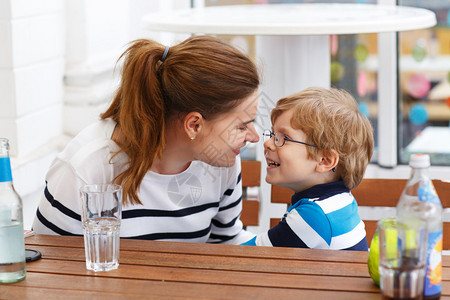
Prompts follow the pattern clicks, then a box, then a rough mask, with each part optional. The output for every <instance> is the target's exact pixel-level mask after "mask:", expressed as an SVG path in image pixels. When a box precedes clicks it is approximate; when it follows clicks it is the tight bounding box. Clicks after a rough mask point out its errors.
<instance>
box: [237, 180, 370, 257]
mask: <svg viewBox="0 0 450 300" xmlns="http://www.w3.org/2000/svg"><path fill="white" fill-rule="evenodd" d="M291 203H292V204H291V206H290V207H289V209H288V211H287V212H286V213H285V215H284V216H283V219H282V220H281V221H280V223H278V224H277V225H276V226H274V227H273V228H271V229H270V230H269V231H268V232H265V233H262V234H259V235H258V236H256V237H254V238H253V239H251V240H249V241H248V242H246V243H244V245H257V246H278V247H298V248H314V249H334V250H338V249H343V250H362V251H367V249H368V247H367V239H366V231H365V228H364V223H363V221H362V220H361V219H360V217H359V215H358V205H357V203H356V200H355V198H354V197H353V196H352V194H351V193H350V191H349V189H347V188H346V187H345V185H344V183H343V182H342V181H339V182H331V183H327V184H320V185H316V186H314V187H312V188H310V189H307V190H305V191H302V192H299V193H296V194H294V195H293V196H292V201H291Z"/></svg>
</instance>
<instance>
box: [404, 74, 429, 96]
mask: <svg viewBox="0 0 450 300" xmlns="http://www.w3.org/2000/svg"><path fill="white" fill-rule="evenodd" d="M430 87H431V83H430V81H429V80H428V79H427V78H426V77H425V75H423V74H420V73H415V74H413V75H411V76H409V77H408V79H407V80H406V85H405V88H406V91H407V92H408V94H410V95H411V96H413V97H414V98H417V99H419V98H422V97H425V96H426V95H427V94H428V92H429V91H430Z"/></svg>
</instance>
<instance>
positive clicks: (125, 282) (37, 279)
mask: <svg viewBox="0 0 450 300" xmlns="http://www.w3.org/2000/svg"><path fill="white" fill-rule="evenodd" d="M14 285H15V286H19V287H25V288H26V289H27V291H30V290H32V291H33V290H34V289H39V288H41V287H43V286H45V287H46V290H50V291H54V290H58V292H59V296H60V297H61V293H62V292H63V293H64V294H65V293H66V291H61V287H70V291H73V290H76V291H83V292H85V293H87V294H86V295H90V296H91V295H93V296H95V295H98V294H102V292H105V291H107V292H109V293H112V294H113V295H117V294H120V295H121V297H123V298H122V299H124V298H126V299H128V298H131V299H132V298H136V297H137V298H139V297H141V298H144V297H146V298H148V297H151V296H153V297H156V296H157V298H161V296H164V297H181V298H195V299H202V298H208V299H276V298H280V297H282V298H285V299H296V298H297V299H298V297H302V298H303V297H305V298H306V297H319V298H320V297H324V296H325V297H327V298H330V299H379V297H380V296H379V294H378V293H354V292H352V293H350V292H335V291H333V292H327V291H323V292H322V291H315V290H305V289H300V288H295V289H289V288H269V287H246V286H234V285H211V284H202V283H185V282H171V281H144V280H131V279H115V278H106V277H94V278H92V277H80V276H71V275H55V274H42V273H41V274H39V273H30V274H28V275H27V279H26V280H25V281H22V282H19V283H16V284H14ZM9 286H11V285H9ZM9 286H7V287H9ZM7 292H8V293H10V294H12V293H16V295H17V294H18V293H19V290H18V289H10V290H7ZM33 292H35V291H33ZM2 293H3V289H2V292H1V293H0V298H2V299H3V297H2ZM50 294H51V293H50ZM124 294H125V295H126V297H125V295H124ZM21 295H23V293H22V294H21ZM75 295H76V293H75ZM80 296H81V294H78V297H80ZM108 296H109V295H108ZM129 296H130V297H129ZM131 296H134V297H131ZM10 298H12V299H19V298H18V297H16V298H13V297H8V299H10ZM116 298H117V297H116ZM119 298H120V297H119ZM35 299H39V298H35ZM44 299H46V300H47V299H48V298H47V297H46V298H44ZM69 299H71V298H69ZM85 299H88V298H85ZM89 299H90V298H89ZM113 299H114V298H113Z"/></svg>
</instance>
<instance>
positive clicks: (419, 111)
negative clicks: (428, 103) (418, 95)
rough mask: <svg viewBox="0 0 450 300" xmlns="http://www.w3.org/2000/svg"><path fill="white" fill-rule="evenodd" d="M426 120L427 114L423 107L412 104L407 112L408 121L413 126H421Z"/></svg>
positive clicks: (419, 104)
mask: <svg viewBox="0 0 450 300" xmlns="http://www.w3.org/2000/svg"><path fill="white" fill-rule="evenodd" d="M427 120H428V112H427V108H426V107H425V105H423V104H421V103H418V104H414V105H413V106H412V107H411V109H410V110H409V121H410V122H411V123H413V124H415V125H422V124H424V123H425V122H426V121H427Z"/></svg>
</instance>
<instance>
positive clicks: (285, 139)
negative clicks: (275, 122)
mask: <svg viewBox="0 0 450 300" xmlns="http://www.w3.org/2000/svg"><path fill="white" fill-rule="evenodd" d="M277 134H281V135H282V136H283V143H282V144H281V145H280V146H278V145H277V142H276V141H275V140H274V144H275V146H277V147H283V146H284V144H285V143H286V141H289V142H294V143H299V144H303V145H306V146H311V147H316V148H318V147H317V145H313V144H308V143H305V142H300V141H296V140H292V139H290V138H288V137H287V136H286V135H285V134H284V133H282V132H279V131H277V132H275V133H274V132H272V131H271V130H269V129H266V130H264V132H263V133H262V136H263V141H264V142H265V141H266V139H265V138H266V137H268V139H267V140H269V139H271V138H272V137H275V135H277Z"/></svg>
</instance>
